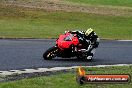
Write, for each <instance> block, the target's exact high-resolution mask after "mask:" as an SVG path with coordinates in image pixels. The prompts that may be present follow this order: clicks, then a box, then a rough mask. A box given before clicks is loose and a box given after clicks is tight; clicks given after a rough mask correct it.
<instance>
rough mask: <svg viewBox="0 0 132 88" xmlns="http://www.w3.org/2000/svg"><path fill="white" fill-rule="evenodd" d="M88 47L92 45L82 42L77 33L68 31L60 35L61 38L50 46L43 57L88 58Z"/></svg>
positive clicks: (48, 58) (47, 58)
mask: <svg viewBox="0 0 132 88" xmlns="http://www.w3.org/2000/svg"><path fill="white" fill-rule="evenodd" d="M87 47H88V48H91V47H92V46H91V44H90V43H89V44H83V43H81V42H80V41H79V39H78V37H77V35H76V34H71V33H69V32H67V33H65V34H61V35H60V36H59V38H58V39H57V40H56V45H55V46H53V47H51V48H49V49H48V50H47V51H46V52H45V53H44V54H43V58H44V59H45V60H51V59H53V58H55V57H62V58H70V57H77V58H78V59H86V57H87V56H88V55H89V53H88V52H87ZM90 60H91V59H90Z"/></svg>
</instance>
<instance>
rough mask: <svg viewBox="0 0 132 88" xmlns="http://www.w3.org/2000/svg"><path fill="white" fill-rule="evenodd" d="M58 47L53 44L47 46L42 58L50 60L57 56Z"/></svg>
mask: <svg viewBox="0 0 132 88" xmlns="http://www.w3.org/2000/svg"><path fill="white" fill-rule="evenodd" d="M57 53H58V48H57V47H56V46H53V47H51V48H49V49H48V50H47V51H46V52H45V53H44V54H43V58H44V60H52V59H53V58H54V57H56V56H57Z"/></svg>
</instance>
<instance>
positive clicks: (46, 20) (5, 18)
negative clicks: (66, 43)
mask: <svg viewBox="0 0 132 88" xmlns="http://www.w3.org/2000/svg"><path fill="white" fill-rule="evenodd" d="M131 24H132V16H105V15H95V14H87V13H80V12H63V11H62V12H60V11H52V12H51V11H45V10H33V9H22V8H18V7H17V8H16V7H10V8H9V7H0V37H1V38H57V37H58V35H59V34H61V33H63V32H64V31H65V30H76V29H80V30H86V29H87V28H89V27H91V28H93V29H95V32H97V34H98V35H99V37H100V38H110V39H132V25H131Z"/></svg>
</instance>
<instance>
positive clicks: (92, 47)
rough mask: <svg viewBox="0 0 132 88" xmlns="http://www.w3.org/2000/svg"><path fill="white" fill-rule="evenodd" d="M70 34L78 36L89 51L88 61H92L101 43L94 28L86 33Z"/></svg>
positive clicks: (77, 31) (74, 32) (76, 31)
mask: <svg viewBox="0 0 132 88" xmlns="http://www.w3.org/2000/svg"><path fill="white" fill-rule="evenodd" d="M68 32H70V33H72V34H76V35H77V37H78V39H79V41H80V42H81V43H83V44H85V45H86V46H87V50H86V51H87V53H88V56H87V59H88V60H90V59H92V57H93V55H94V53H95V51H96V48H98V45H99V41H100V39H99V37H98V35H97V34H96V33H95V32H94V30H93V29H92V28H89V29H87V30H86V31H79V30H75V31H68Z"/></svg>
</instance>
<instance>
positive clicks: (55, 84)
mask: <svg viewBox="0 0 132 88" xmlns="http://www.w3.org/2000/svg"><path fill="white" fill-rule="evenodd" d="M90 73H92V74H130V75H131V76H132V66H121V67H105V68H103V67H102V68H87V74H90ZM131 86H132V82H131V83H126V84H86V85H82V86H79V85H78V84H77V83H76V73H74V72H69V73H65V74H64V73H60V74H57V75H50V76H43V77H36V78H30V79H22V80H18V81H14V82H6V83H0V88H131Z"/></svg>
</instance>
